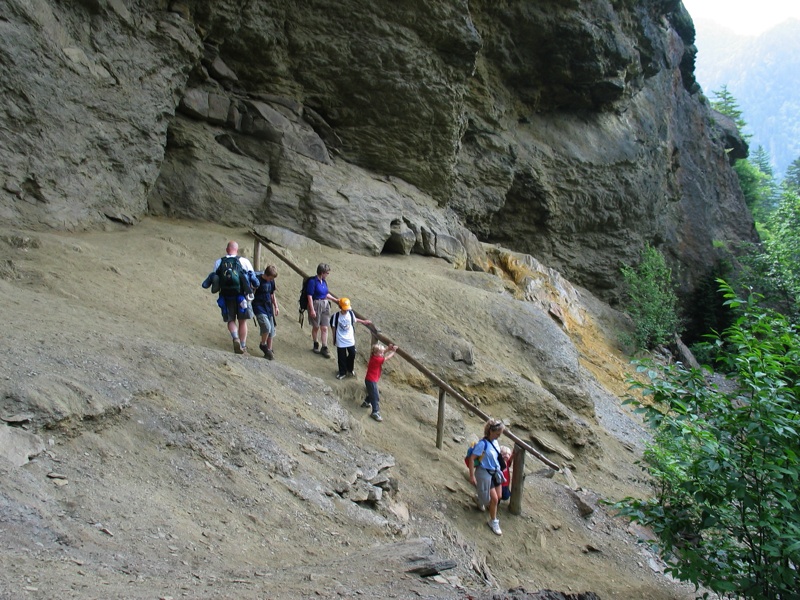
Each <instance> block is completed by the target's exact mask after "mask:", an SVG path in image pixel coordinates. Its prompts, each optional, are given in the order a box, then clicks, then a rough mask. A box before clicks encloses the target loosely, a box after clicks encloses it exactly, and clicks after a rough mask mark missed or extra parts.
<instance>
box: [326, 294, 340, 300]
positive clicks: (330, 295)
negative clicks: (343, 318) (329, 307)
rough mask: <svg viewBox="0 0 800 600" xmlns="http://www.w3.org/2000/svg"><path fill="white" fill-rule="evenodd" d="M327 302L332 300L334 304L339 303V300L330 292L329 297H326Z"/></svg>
mask: <svg viewBox="0 0 800 600" xmlns="http://www.w3.org/2000/svg"><path fill="white" fill-rule="evenodd" d="M325 300H330V301H332V302H339V299H338V298H337V297H336V296H334V295H333V294H331V293H330V292H328V295H327V296H325Z"/></svg>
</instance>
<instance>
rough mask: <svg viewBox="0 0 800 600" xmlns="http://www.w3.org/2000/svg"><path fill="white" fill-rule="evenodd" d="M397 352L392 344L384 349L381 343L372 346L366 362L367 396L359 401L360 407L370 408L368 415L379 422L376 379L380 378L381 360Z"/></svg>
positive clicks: (378, 398)
mask: <svg viewBox="0 0 800 600" xmlns="http://www.w3.org/2000/svg"><path fill="white" fill-rule="evenodd" d="M395 352H397V346H395V345H394V344H392V345H391V346H389V351H388V352H387V351H386V346H384V345H383V344H381V343H377V344H374V345H373V346H372V356H370V358H369V363H368V364H367V374H366V376H365V377H364V385H365V386H366V388H367V397H366V399H365V400H364V402H362V403H361V407H362V408H372V414H371V415H370V417H372V418H373V419H375V420H376V421H378V422H380V421H383V417H381V413H380V395H379V394H378V380H379V379H380V378H381V372H382V371H383V362H384V361H385V360H388V359H390V358H392V357H393V356H394V354H395Z"/></svg>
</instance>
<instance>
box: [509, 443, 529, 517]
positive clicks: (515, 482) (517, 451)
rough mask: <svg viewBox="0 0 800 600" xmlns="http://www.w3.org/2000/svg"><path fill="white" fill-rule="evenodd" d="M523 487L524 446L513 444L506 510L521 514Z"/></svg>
mask: <svg viewBox="0 0 800 600" xmlns="http://www.w3.org/2000/svg"><path fill="white" fill-rule="evenodd" d="M524 487H525V448H523V447H522V446H520V445H518V444H517V445H515V446H514V464H513V466H512V467H511V499H510V500H509V501H508V512H510V513H511V514H512V515H521V514H522V489H523V488H524Z"/></svg>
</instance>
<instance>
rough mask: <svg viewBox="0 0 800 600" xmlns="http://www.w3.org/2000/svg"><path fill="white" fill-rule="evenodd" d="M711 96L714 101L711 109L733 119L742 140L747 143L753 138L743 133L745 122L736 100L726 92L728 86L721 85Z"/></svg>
mask: <svg viewBox="0 0 800 600" xmlns="http://www.w3.org/2000/svg"><path fill="white" fill-rule="evenodd" d="M713 94H714V99H713V100H712V101H711V108H713V109H714V110H716V111H717V112H719V113H722V114H723V115H725V116H726V117H730V118H731V119H733V122H734V123H736V127H737V128H738V129H739V135H741V136H742V139H743V140H745V141H747V140H749V139H750V138H751V137H753V136H752V135H750V134H746V133H744V128H745V127H747V122H746V121H745V120H744V119H743V118H742V109H741V108H739V103H738V102H737V101H736V98H734V97H733V94H731V93H730V92H729V91H728V86H727V85H723V86H722V88H720V89H719V90H717V91H715V92H713Z"/></svg>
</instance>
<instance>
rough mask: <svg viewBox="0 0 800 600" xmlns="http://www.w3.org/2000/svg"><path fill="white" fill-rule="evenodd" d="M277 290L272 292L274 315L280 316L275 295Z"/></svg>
mask: <svg viewBox="0 0 800 600" xmlns="http://www.w3.org/2000/svg"><path fill="white" fill-rule="evenodd" d="M275 291H276V290H272V314H273V315H275V316H276V317H277V316H278V297H277V296H276V295H275Z"/></svg>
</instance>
